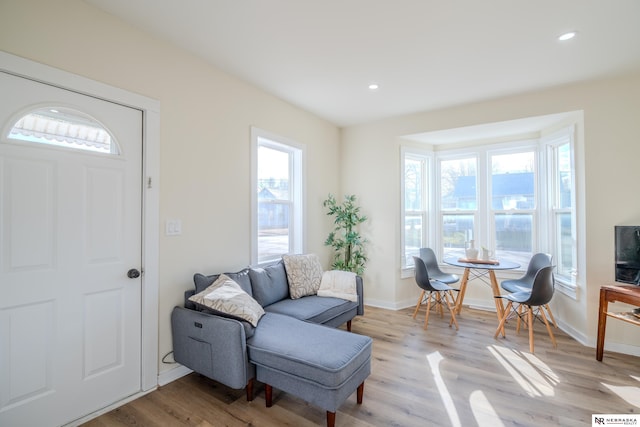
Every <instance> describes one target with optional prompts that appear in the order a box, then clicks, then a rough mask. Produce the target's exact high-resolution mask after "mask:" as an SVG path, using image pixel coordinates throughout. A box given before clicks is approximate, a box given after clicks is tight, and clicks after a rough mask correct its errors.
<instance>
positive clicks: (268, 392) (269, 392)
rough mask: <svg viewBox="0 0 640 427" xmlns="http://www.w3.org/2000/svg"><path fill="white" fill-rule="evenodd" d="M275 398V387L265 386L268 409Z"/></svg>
mask: <svg viewBox="0 0 640 427" xmlns="http://www.w3.org/2000/svg"><path fill="white" fill-rule="evenodd" d="M272 398H273V387H271V386H270V385H269V384H265V385H264V400H265V401H266V403H267V408H271V405H272Z"/></svg>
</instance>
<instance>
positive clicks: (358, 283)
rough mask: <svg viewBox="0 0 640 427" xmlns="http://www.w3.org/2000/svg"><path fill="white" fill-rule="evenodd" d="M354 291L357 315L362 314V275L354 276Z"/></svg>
mask: <svg viewBox="0 0 640 427" xmlns="http://www.w3.org/2000/svg"><path fill="white" fill-rule="evenodd" d="M356 292H357V293H358V311H357V313H358V315H360V316H363V315H364V286H363V281H362V277H360V276H356Z"/></svg>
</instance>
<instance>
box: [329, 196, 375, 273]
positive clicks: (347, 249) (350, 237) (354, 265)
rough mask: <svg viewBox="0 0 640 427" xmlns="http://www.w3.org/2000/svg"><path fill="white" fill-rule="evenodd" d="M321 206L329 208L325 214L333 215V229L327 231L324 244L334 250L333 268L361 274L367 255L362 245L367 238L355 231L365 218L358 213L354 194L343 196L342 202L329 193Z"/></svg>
mask: <svg viewBox="0 0 640 427" xmlns="http://www.w3.org/2000/svg"><path fill="white" fill-rule="evenodd" d="M323 206H324V207H326V208H329V212H328V213H327V215H331V216H333V217H335V219H334V224H335V228H334V230H333V231H332V232H331V233H329V236H328V237H327V240H325V242H324V244H325V246H331V247H332V248H333V249H334V251H335V254H334V257H333V264H332V265H331V266H332V268H333V269H335V270H344V271H351V272H353V273H356V274H357V275H362V273H363V272H364V266H365V263H366V262H367V257H366V255H365V253H364V246H365V244H366V243H367V240H366V239H364V238H363V237H362V236H361V235H360V233H359V232H358V231H357V229H356V228H357V226H358V224H361V223H363V222H365V221H366V220H367V217H366V216H365V215H362V214H360V207H359V206H357V204H356V196H353V195H351V196H345V197H344V201H343V202H342V203H338V201H337V200H336V198H335V197H334V196H333V195H332V194H329V198H328V199H327V200H325V201H324V202H323Z"/></svg>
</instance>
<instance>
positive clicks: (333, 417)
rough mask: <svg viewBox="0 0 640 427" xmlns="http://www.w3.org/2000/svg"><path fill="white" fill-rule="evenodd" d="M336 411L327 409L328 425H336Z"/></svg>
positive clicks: (333, 426) (329, 426)
mask: <svg viewBox="0 0 640 427" xmlns="http://www.w3.org/2000/svg"><path fill="white" fill-rule="evenodd" d="M335 425H336V413H335V412H329V411H327V427H335Z"/></svg>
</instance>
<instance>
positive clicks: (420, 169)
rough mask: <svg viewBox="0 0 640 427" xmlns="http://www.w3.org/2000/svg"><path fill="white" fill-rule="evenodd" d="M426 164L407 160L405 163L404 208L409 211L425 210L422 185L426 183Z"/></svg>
mask: <svg viewBox="0 0 640 427" xmlns="http://www.w3.org/2000/svg"><path fill="white" fill-rule="evenodd" d="M423 165H424V162H423V161H421V160H416V159H410V158H405V162H404V208H405V210H407V211H419V210H422V209H423V206H424V204H423V200H422V194H423V191H422V185H423V184H422V183H423V182H424V177H423V174H424V166H423Z"/></svg>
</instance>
